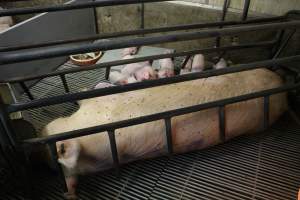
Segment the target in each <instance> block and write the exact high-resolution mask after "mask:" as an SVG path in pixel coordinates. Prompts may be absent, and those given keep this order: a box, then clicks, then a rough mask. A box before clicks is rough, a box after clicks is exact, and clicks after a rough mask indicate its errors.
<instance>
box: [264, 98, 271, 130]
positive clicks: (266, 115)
mask: <svg viewBox="0 0 300 200" xmlns="http://www.w3.org/2000/svg"><path fill="white" fill-rule="evenodd" d="M269 124H270V96H269V95H267V96H264V130H267V129H268V128H269Z"/></svg>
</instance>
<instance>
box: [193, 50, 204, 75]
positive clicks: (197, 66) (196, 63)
mask: <svg viewBox="0 0 300 200" xmlns="http://www.w3.org/2000/svg"><path fill="white" fill-rule="evenodd" d="M204 68H205V58H204V55H202V54H196V55H195V56H194V59H193V63H192V70H191V71H192V72H202V71H203V70H204Z"/></svg>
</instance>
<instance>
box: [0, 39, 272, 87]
mask: <svg viewBox="0 0 300 200" xmlns="http://www.w3.org/2000/svg"><path fill="white" fill-rule="evenodd" d="M275 43H276V41H267V42H258V43H251V44H241V45H235V46H224V47H219V48H207V49H196V50H191V51H183V52H176V53H169V54H160V55H153V56H143V57H138V58H133V59H124V60H117V61H111V62H104V63H99V64H95V65H90V66H85V67H76V68H70V69H65V70H58V71H54V72H49V73H45V74H41V75H30V76H22V77H13V78H9V79H2V80H0V83H17V82H21V81H30V80H34V79H41V78H47V77H52V76H58V75H59V76H60V75H64V74H70V73H77V72H81V71H89V70H94V69H100V68H108V67H111V66H118V65H125V64H129V63H136V62H142V61H148V60H158V59H163V58H170V57H180V56H187V55H195V54H198V53H213V52H221V51H233V50H239V49H247V48H263V47H264V48H269V47H273V46H274V44H275Z"/></svg>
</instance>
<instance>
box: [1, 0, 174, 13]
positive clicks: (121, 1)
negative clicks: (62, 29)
mask: <svg viewBox="0 0 300 200" xmlns="http://www.w3.org/2000/svg"><path fill="white" fill-rule="evenodd" d="M163 1H166V0H101V1H93V2H79V3H72V4H61V5H51V6H36V7H28V8H14V9H8V10H1V12H0V17H3V16H15V15H25V14H33V13H43V12H55V11H64V10H76V9H84V8H93V7H105V6H118V5H129V4H139V3H152V2H163ZM168 1H170V0H168ZM171 1H172V0H171Z"/></svg>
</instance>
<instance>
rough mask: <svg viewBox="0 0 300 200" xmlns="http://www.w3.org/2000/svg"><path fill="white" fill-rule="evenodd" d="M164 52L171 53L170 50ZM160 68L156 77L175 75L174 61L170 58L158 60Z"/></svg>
mask: <svg viewBox="0 0 300 200" xmlns="http://www.w3.org/2000/svg"><path fill="white" fill-rule="evenodd" d="M164 53H165V54H168V53H172V51H171V50H166V51H165V52H164ZM159 65H160V69H159V71H158V78H166V77H172V76H174V75H175V72H174V62H173V60H172V59H171V58H164V59H160V60H159Z"/></svg>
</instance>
